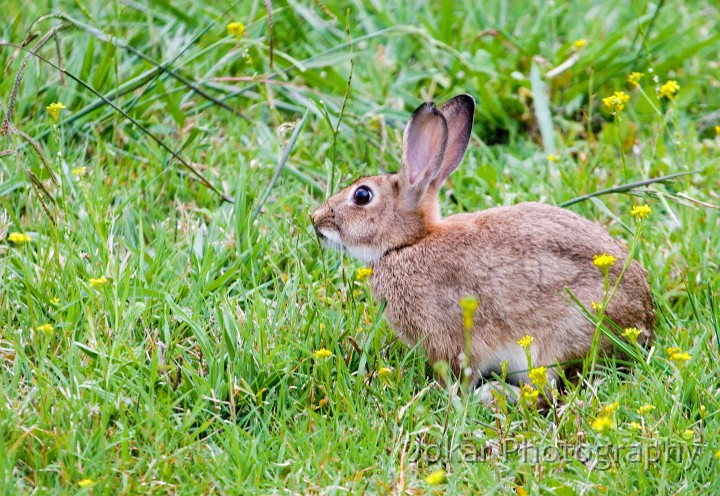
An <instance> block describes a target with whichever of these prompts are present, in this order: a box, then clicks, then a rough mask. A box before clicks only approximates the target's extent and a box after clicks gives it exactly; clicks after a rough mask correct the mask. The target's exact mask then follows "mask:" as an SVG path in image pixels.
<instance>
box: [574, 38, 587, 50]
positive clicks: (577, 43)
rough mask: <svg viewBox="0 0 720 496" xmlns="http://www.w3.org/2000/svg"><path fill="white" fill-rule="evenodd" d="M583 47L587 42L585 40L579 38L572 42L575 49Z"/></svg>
mask: <svg viewBox="0 0 720 496" xmlns="http://www.w3.org/2000/svg"><path fill="white" fill-rule="evenodd" d="M585 45H587V40H586V39H585V38H580V39H579V40H575V41H573V46H574V47H575V48H582V47H584V46H585Z"/></svg>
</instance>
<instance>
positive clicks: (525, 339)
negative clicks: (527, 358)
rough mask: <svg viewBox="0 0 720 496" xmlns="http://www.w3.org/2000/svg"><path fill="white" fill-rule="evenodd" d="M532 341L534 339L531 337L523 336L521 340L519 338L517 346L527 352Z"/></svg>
mask: <svg viewBox="0 0 720 496" xmlns="http://www.w3.org/2000/svg"><path fill="white" fill-rule="evenodd" d="M534 339H535V338H534V337H532V336H523V337H522V338H520V340H518V342H517V344H519V345H520V346H522V347H523V348H525V349H526V350H527V349H528V348H530V343H532V342H533V340H534Z"/></svg>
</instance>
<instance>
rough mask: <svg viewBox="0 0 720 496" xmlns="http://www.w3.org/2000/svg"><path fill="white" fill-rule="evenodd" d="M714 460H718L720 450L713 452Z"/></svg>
mask: <svg viewBox="0 0 720 496" xmlns="http://www.w3.org/2000/svg"><path fill="white" fill-rule="evenodd" d="M715 458H717V459H720V450H717V451H716V452H715Z"/></svg>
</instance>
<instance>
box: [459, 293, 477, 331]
mask: <svg viewBox="0 0 720 496" xmlns="http://www.w3.org/2000/svg"><path fill="white" fill-rule="evenodd" d="M459 305H460V308H462V314H463V322H464V324H465V329H467V330H470V329H472V325H473V316H474V315H475V311H476V310H477V308H478V305H479V302H478V299H477V298H475V297H474V296H463V297H462V298H460V302H459Z"/></svg>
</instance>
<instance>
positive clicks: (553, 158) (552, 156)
mask: <svg viewBox="0 0 720 496" xmlns="http://www.w3.org/2000/svg"><path fill="white" fill-rule="evenodd" d="M547 159H548V160H549V161H550V162H557V161H559V160H560V157H558V156H557V155H553V154H552V153H551V154H550V155H548V156H547Z"/></svg>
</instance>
